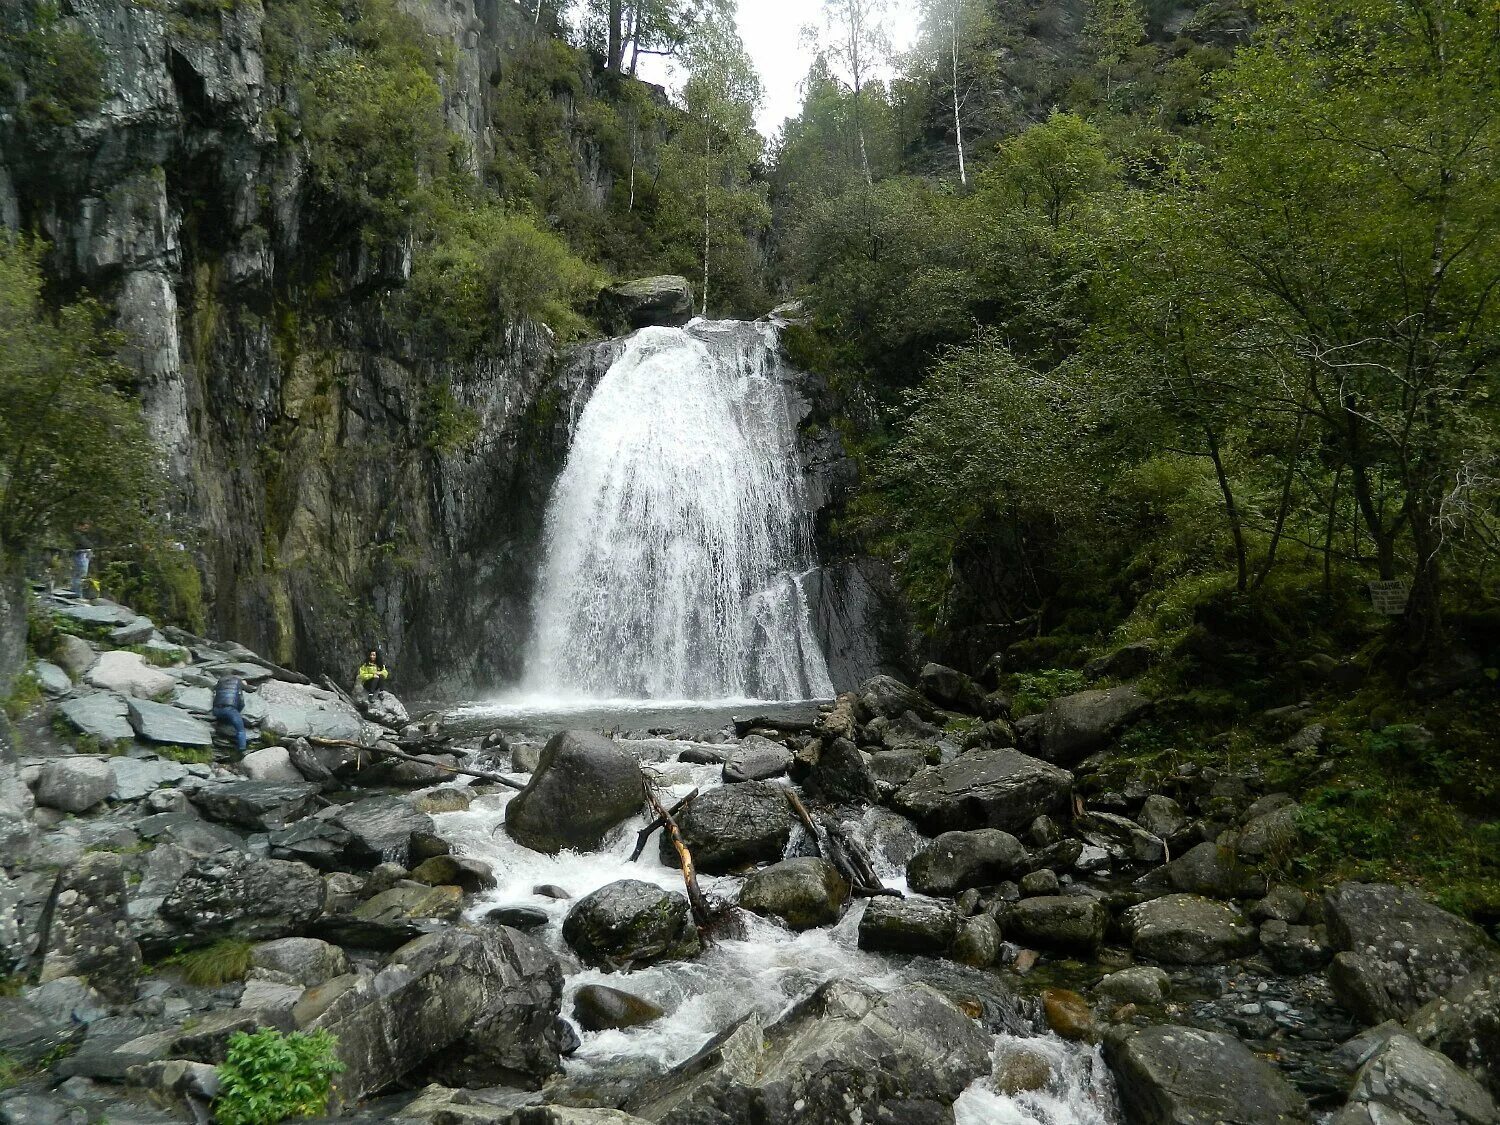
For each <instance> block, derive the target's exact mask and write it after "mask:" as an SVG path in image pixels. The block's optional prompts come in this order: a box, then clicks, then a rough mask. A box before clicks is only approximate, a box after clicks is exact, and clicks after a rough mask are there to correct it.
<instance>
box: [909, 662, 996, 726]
mask: <svg viewBox="0 0 1500 1125" xmlns="http://www.w3.org/2000/svg"><path fill="white" fill-rule="evenodd" d="M917 682H918V683H919V684H921V687H922V693H923V694H924V695H926V696H927V698H928V699H930V700H932V701H933V702H934V703H936V704H937V705H938V706H939V707H942V708H944V709H946V710H949V711H965V712H968V713H969V714H971V715H978V714H980V713H981V710H982V708H983V705H984V695H985V692H984V689H983V688H982V687H980V686H979V685H978V684H976V683H975V682H974V681H973V680H972V679H970V678H969V677H968V676H966V675H964V673H962V672H960V671H958V669H956V668H949V667H947V666H946V665H943V664H924V665H923V666H922V671H921V672H920V673H919V674H918V676H917Z"/></svg>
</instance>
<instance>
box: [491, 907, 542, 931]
mask: <svg viewBox="0 0 1500 1125" xmlns="http://www.w3.org/2000/svg"><path fill="white" fill-rule="evenodd" d="M484 920H485V921H486V922H493V923H495V925H497V926H509V927H511V929H514V930H540V929H541V928H542V927H543V926H545V925H546V924H547V923H548V922H549V921H551V918H550V917H549V915H548V914H547V912H546V911H545V910H538V909H537V908H536V907H534V906H497V907H495V909H494V910H491V911H490V912H489V913H487V914H486V915H485V916H484Z"/></svg>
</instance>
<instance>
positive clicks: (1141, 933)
mask: <svg viewBox="0 0 1500 1125" xmlns="http://www.w3.org/2000/svg"><path fill="white" fill-rule="evenodd" d="M1121 921H1122V923H1123V925H1124V928H1125V931H1126V932H1127V933H1128V934H1129V935H1130V945H1131V948H1132V949H1134V950H1135V952H1136V953H1137V954H1139V955H1140V956H1142V957H1150V958H1151V959H1152V960H1154V961H1161V962H1164V963H1166V964H1169V965H1207V964H1213V963H1216V962H1219V961H1227V960H1230V959H1231V958H1234V957H1240V956H1243V955H1245V954H1247V953H1249V952H1251V951H1252V950H1253V949H1254V948H1255V937H1256V934H1255V928H1254V927H1253V926H1251V925H1250V924H1249V923H1248V922H1246V921H1245V919H1244V917H1243V916H1242V915H1241V914H1240V912H1239V911H1238V910H1236V909H1235V908H1234V907H1232V906H1230V905H1228V904H1227V903H1222V902H1216V901H1214V900H1213V899H1209V898H1203V897H1201V896H1199V895H1187V894H1176V895H1167V896H1166V897H1164V898H1156V899H1151V900H1150V901H1147V902H1143V903H1140V904H1139V905H1137V906H1132V907H1131V908H1130V909H1129V910H1127V911H1126V912H1125V914H1124V915H1123V917H1122V919H1121Z"/></svg>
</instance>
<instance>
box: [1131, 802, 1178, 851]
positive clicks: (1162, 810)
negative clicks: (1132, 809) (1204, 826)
mask: <svg viewBox="0 0 1500 1125" xmlns="http://www.w3.org/2000/svg"><path fill="white" fill-rule="evenodd" d="M1136 819H1137V820H1138V821H1139V822H1140V826H1141V827H1142V828H1144V829H1145V830H1146V831H1147V832H1150V833H1151V834H1152V835H1153V836H1157V837H1160V838H1161V839H1163V840H1171V839H1172V838H1173V837H1174V836H1176V835H1177V834H1178V833H1179V832H1181V831H1182V830H1183V829H1184V828H1186V827H1187V826H1188V816H1187V813H1185V812H1183V811H1182V806H1181V805H1179V804H1178V803H1177V802H1176V801H1174V800H1172V798H1171V797H1164V796H1162V795H1161V794H1160V793H1152V794H1151V795H1150V796H1149V797H1147V798H1146V799H1145V801H1144V802H1142V804H1141V811H1140V815H1139V816H1137V817H1136Z"/></svg>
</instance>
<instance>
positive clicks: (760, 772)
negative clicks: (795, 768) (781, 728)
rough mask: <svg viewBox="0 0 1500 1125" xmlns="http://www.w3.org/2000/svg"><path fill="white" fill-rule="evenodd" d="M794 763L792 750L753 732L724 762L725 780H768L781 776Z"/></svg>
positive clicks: (728, 781) (727, 781)
mask: <svg viewBox="0 0 1500 1125" xmlns="http://www.w3.org/2000/svg"><path fill="white" fill-rule="evenodd" d="M791 765H792V752H791V751H790V750H788V749H787V748H786V747H785V746H783V745H782V744H781V743H779V742H772V741H771V740H770V739H769V738H765V737H762V736H761V735H758V734H752V735H751V736H750V737H748V738H746V739H745V740H744V741H743V742H741V743H740V744H739V746H737V747H736V748H735V750H734V752H733V753H732V754H730V755H729V759H728V760H727V761H726V762H725V763H724V781H725V782H726V783H730V782H737V781H767V780H769V779H770V778H773V777H780V776H781V775H782V774H784V773H786V771H787V770H788V769H790V768H791Z"/></svg>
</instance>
